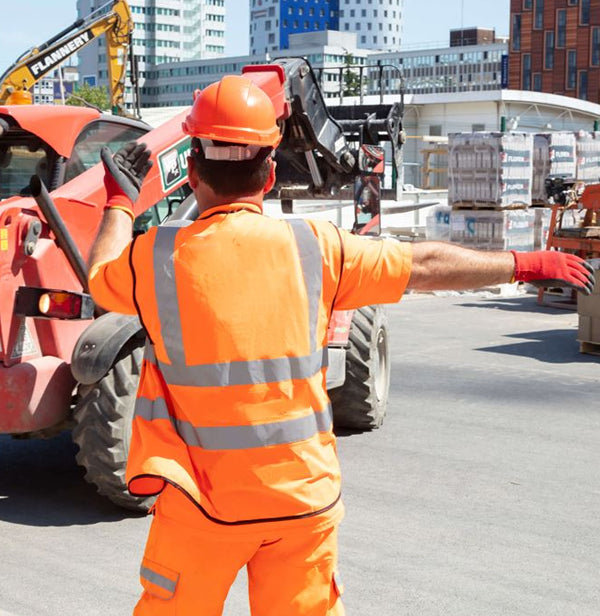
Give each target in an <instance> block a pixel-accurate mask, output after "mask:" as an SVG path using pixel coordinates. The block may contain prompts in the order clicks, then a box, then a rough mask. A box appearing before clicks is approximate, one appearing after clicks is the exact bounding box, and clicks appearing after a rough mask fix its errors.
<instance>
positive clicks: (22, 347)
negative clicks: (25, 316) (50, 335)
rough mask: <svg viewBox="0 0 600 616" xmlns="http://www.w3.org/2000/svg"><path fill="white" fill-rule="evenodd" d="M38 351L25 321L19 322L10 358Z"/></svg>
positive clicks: (33, 353)
mask: <svg viewBox="0 0 600 616" xmlns="http://www.w3.org/2000/svg"><path fill="white" fill-rule="evenodd" d="M37 353H38V348H37V345H36V343H35V340H34V339H33V336H32V335H31V332H30V331H29V328H28V327H27V324H26V323H25V321H23V323H21V327H20V328H19V333H18V334H17V340H16V341H15V346H14V348H13V352H12V355H11V359H18V358H19V357H26V356H27V355H35V354H37Z"/></svg>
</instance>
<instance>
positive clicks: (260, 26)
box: [250, 0, 403, 55]
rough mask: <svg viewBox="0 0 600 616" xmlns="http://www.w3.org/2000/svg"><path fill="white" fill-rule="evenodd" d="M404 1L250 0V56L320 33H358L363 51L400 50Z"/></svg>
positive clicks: (359, 43)
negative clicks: (306, 34) (303, 35)
mask: <svg viewBox="0 0 600 616" xmlns="http://www.w3.org/2000/svg"><path fill="white" fill-rule="evenodd" d="M402 6H403V0H366V1H364V0H250V54H251V55H255V54H259V53H267V52H273V51H276V50H278V49H288V48H289V36H290V35H291V34H301V33H304V32H315V31H319V30H340V31H342V32H347V33H354V34H356V40H357V45H358V47H359V48H362V49H377V50H397V49H399V48H400V42H401V39H402Z"/></svg>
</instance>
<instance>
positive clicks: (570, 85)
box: [567, 49, 577, 90]
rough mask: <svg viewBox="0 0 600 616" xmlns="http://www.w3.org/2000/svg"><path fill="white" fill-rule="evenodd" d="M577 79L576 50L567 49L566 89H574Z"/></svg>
mask: <svg viewBox="0 0 600 616" xmlns="http://www.w3.org/2000/svg"><path fill="white" fill-rule="evenodd" d="M576 81H577V52H576V51H575V50H574V49H569V51H568V52H567V90H574V89H575V86H576Z"/></svg>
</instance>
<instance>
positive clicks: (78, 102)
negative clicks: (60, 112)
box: [65, 83, 110, 111]
mask: <svg viewBox="0 0 600 616" xmlns="http://www.w3.org/2000/svg"><path fill="white" fill-rule="evenodd" d="M86 103H88V105H92V106H94V107H97V108H98V109H100V110H101V111H106V110H107V109H109V108H110V98H109V96H108V90H107V89H106V88H105V87H104V86H91V85H90V84H89V83H84V84H82V85H80V86H79V87H78V88H77V90H75V91H74V92H73V94H71V95H69V98H68V99H67V100H66V103H65V104H66V105H74V106H76V107H84V106H87V105H86Z"/></svg>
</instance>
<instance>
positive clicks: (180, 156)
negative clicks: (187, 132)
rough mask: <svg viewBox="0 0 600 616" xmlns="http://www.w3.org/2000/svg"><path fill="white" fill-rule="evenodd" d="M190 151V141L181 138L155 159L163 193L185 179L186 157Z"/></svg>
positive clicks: (186, 138)
mask: <svg viewBox="0 0 600 616" xmlns="http://www.w3.org/2000/svg"><path fill="white" fill-rule="evenodd" d="M190 150H191V139H190V138H189V137H183V138H182V139H181V140H180V141H178V142H177V143H175V144H174V145H171V146H169V147H168V148H167V149H165V150H163V151H162V152H160V153H159V154H158V156H157V157H156V160H157V161H158V171H159V173H160V181H161V183H162V187H163V190H164V191H165V192H166V191H168V190H170V189H171V188H174V187H175V186H177V185H178V184H181V182H182V181H183V180H185V179H186V178H187V157H188V156H189V155H190Z"/></svg>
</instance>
